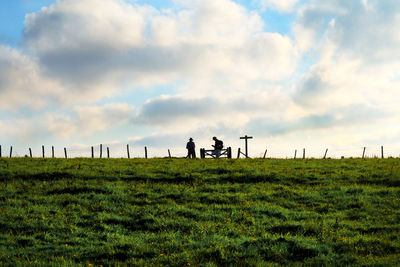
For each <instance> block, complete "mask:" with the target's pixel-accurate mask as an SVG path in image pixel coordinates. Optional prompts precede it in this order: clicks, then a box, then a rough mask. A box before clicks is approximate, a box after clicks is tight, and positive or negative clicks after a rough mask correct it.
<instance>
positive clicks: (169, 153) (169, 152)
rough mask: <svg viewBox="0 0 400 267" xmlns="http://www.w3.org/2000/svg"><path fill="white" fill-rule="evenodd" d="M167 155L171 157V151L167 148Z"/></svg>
mask: <svg viewBox="0 0 400 267" xmlns="http://www.w3.org/2000/svg"><path fill="white" fill-rule="evenodd" d="M168 157H169V158H171V151H169V149H168Z"/></svg>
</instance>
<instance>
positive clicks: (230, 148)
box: [227, 147, 232, 159]
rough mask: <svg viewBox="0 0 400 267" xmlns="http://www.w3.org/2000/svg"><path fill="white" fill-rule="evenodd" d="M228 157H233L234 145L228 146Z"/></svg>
mask: <svg viewBox="0 0 400 267" xmlns="http://www.w3.org/2000/svg"><path fill="white" fill-rule="evenodd" d="M227 157H228V159H231V158H232V147H228V155H227Z"/></svg>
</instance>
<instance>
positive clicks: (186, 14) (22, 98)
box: [0, 0, 400, 144]
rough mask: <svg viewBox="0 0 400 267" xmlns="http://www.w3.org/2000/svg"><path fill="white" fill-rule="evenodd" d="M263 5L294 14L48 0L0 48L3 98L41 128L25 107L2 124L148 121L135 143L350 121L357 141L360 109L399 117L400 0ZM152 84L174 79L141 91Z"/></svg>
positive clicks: (272, 0) (5, 105)
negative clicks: (15, 41)
mask: <svg viewBox="0 0 400 267" xmlns="http://www.w3.org/2000/svg"><path fill="white" fill-rule="evenodd" d="M259 3H261V5H262V6H263V7H264V8H265V9H269V11H270V12H278V13H279V16H285V14H286V15H287V14H288V13H290V15H288V16H290V17H293V16H294V17H295V18H294V20H293V21H292V24H291V31H290V32H289V33H288V34H282V33H279V32H267V31H265V27H264V26H265V25H264V23H265V22H264V20H263V17H262V15H263V14H262V13H259V12H264V11H259V10H250V9H248V8H246V7H244V6H243V5H240V4H239V3H237V2H235V1H232V0H218V1H215V0H193V1H174V4H173V6H171V7H170V8H168V9H157V8H155V7H152V6H150V5H140V4H137V2H133V4H132V1H130V2H128V1H124V0H87V1H80V0H63V1H57V2H56V3H55V4H53V5H51V6H49V7H44V8H42V9H41V10H40V11H38V12H36V13H32V14H29V15H27V16H26V20H25V25H26V26H25V29H24V31H23V39H22V41H21V46H20V47H18V48H9V47H6V46H2V45H0V109H1V110H4V111H11V110H14V112H15V111H17V112H18V110H21V109H26V108H28V110H30V111H31V110H33V111H32V112H33V113H34V114H35V115H33V116H31V117H34V119H33V121H35V120H37V121H44V123H41V124H40V127H42V128H43V129H44V130H42V131H40V132H35V125H38V124H37V123H35V122H29V119H30V118H28V117H27V118H25V119H22V120H19V121H17V119H14V120H13V119H12V117H10V118H8V119H7V121H12V122H13V124H14V126H15V127H14V128H16V127H25V128H27V129H31V130H29V132H32V133H36V134H37V135H39V136H40V135H42V136H47V135H51V136H53V137H55V138H61V139H73V138H82V137H85V136H92V135H93V134H94V133H95V132H98V131H100V132H103V133H104V134H105V135H106V134H107V132H108V133H109V134H111V133H112V134H115V130H114V129H115V127H116V126H117V125H123V126H124V127H126V128H129V127H139V126H140V127H143V128H145V129H147V130H146V131H147V132H146V131H143V132H141V133H140V134H138V135H141V136H140V137H137V139H135V140H138V142H142V143H143V142H152V143H154V144H160V143H162V142H158V141H157V139H160V140H167V141H168V140H171V139H173V138H174V136H175V137H176V138H183V137H185V136H186V135H191V136H193V137H195V136H198V137H199V138H200V140H208V137H207V136H208V135H214V133H216V134H219V135H224V136H225V137H227V138H234V139H235V140H236V139H237V136H236V135H239V134H241V133H242V132H247V131H249V132H253V133H254V134H257V135H258V136H260V137H261V136H262V137H264V138H279V137H282V138H284V137H285V136H289V135H292V134H296V133H299V132H310V131H312V132H313V133H314V134H313V135H314V136H316V135H318V134H320V133H323V134H324V135H326V140H331V141H332V140H333V141H332V142H334V140H336V139H337V140H339V139H340V140H343V139H344V138H342V137H340V138H338V137H337V136H339V134H338V132H340V135H343V132H346V131H345V130H346V129H351V131H353V132H352V134H351V138H350V137H349V140H350V139H351V140H354V143H356V142H363V140H364V139H371V136H368V138H367V136H366V135H365V134H364V133H360V134H359V137H358V138H357V134H356V130H353V128H352V127H353V126H354V125H365V127H373V126H371V125H368V124H363V121H366V119H365V118H368V123H370V124H372V122H373V123H375V124H379V125H381V127H382V128H390V127H389V126H390V124H392V123H393V121H395V119H396V118H398V116H399V115H400V108H399V107H398V106H399V105H398V103H397V101H398V99H399V98H400V63H399V62H400V34H399V33H398V31H396V30H395V29H397V28H399V26H400V15H399V14H400V7H399V6H398V3H397V1H395V0H387V1H379V0H360V1H347V0H327V1H319V0H307V1H297V0H285V1H276V0H261V1H259ZM271 10H272V11H271ZM159 85H162V86H165V87H173V90H170V91H169V92H167V93H166V92H163V93H164V94H165V95H152V94H150V93H149V95H151V97H148V98H147V100H143V101H139V100H137V99H141V97H142V96H141V95H140V94H141V93H140V92H143V91H146V92H152V90H154V89H153V88H154V87H155V86H159ZM126 92H130V93H129V97H127V99H124V98H125V96H126V95H128V94H126ZM132 92H133V93H132ZM135 92H137V93H135ZM132 95H133V96H132ZM121 99H123V100H122V101H121ZM121 102H123V103H124V104H121ZM131 102H132V103H131ZM133 103H135V104H134V105H133ZM133 106H135V107H133ZM10 116H11V115H10ZM19 119H20V118H19ZM3 121H4V120H3ZM23 122H29V123H27V124H26V123H23ZM324 130H326V132H324ZM395 130H396V131H400V129H398V128H397V126H396V127H395ZM349 132H350V130H349ZM370 133H371V134H372V133H374V134H375V135H376V136H381V135H382V132H377V131H376V129H373V130H372V129H371V131H370ZM146 134H147V135H148V137H146V136H145V135H146ZM7 136H9V137H10V136H12V133H11V132H10V133H8V134H7ZM335 136H336V137H335ZM349 136H350V134H349ZM135 138H136V137H135ZM321 138H322V137H321ZM110 139H113V140H114V139H115V138H110ZM140 140H142V141H140ZM278 142H283V141H282V140H280V141H279V140H277V141H276V143H278ZM142 143H140V144H142ZM399 143H400V141H399Z"/></svg>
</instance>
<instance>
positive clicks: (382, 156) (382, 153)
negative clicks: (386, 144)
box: [381, 146, 385, 158]
mask: <svg viewBox="0 0 400 267" xmlns="http://www.w3.org/2000/svg"><path fill="white" fill-rule="evenodd" d="M381 156H382V158H385V157H384V156H383V146H381Z"/></svg>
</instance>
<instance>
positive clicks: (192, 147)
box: [186, 137, 196, 159]
mask: <svg viewBox="0 0 400 267" xmlns="http://www.w3.org/2000/svg"><path fill="white" fill-rule="evenodd" d="M195 148H196V146H195V144H194V142H193V138H191V137H190V138H189V142H187V144H186V149H187V150H188V154H187V156H186V158H192V159H195V158H196V150H195Z"/></svg>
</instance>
